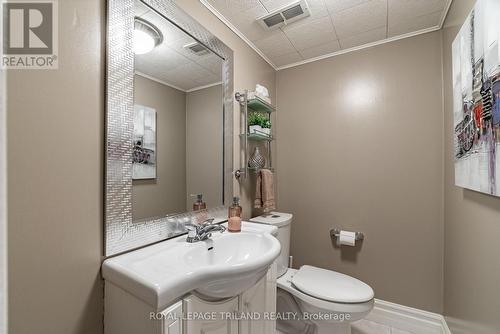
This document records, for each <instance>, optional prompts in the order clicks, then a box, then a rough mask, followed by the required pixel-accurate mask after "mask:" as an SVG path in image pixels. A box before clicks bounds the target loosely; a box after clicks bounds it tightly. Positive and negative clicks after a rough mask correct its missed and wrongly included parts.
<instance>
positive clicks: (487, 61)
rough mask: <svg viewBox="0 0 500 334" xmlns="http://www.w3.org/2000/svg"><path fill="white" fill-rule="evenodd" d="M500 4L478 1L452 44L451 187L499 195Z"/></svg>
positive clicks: (498, 2)
mask: <svg viewBox="0 0 500 334" xmlns="http://www.w3.org/2000/svg"><path fill="white" fill-rule="evenodd" d="M499 20H500V1H498V0H479V1H477V2H476V4H475V6H474V9H473V10H472V12H471V13H470V14H469V16H468V17H467V20H466V21H465V23H464V25H463V26H462V28H461V29H460V31H459V33H458V35H457V37H456V39H455V40H454V42H453V46H452V48H453V52H452V53H453V119H454V127H455V129H454V130H455V132H454V141H455V184H456V185H457V186H460V187H463V188H467V189H472V190H475V191H479V192H483V193H487V194H490V195H495V196H500V49H499V47H500V43H499V41H500V24H499V23H498V22H499Z"/></svg>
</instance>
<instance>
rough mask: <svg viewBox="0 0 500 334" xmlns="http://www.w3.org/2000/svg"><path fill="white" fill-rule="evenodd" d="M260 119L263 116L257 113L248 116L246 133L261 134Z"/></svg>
mask: <svg viewBox="0 0 500 334" xmlns="http://www.w3.org/2000/svg"><path fill="white" fill-rule="evenodd" d="M262 118H263V116H262V115H261V114H260V113H257V112H251V113H249V114H248V132H249V133H259V132H262Z"/></svg>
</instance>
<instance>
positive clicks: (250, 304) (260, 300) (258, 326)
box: [240, 276, 270, 334]
mask: <svg viewBox="0 0 500 334" xmlns="http://www.w3.org/2000/svg"><path fill="white" fill-rule="evenodd" d="M266 282H267V277H265V276H264V277H263V278H262V279H261V280H260V281H259V282H258V283H257V284H255V285H254V286H253V287H251V288H250V289H248V290H247V291H245V292H243V294H241V297H240V312H241V313H242V314H248V315H252V317H253V318H252V317H247V318H248V319H246V318H244V317H242V320H240V334H270V332H266V323H267V321H265V319H264V316H265V314H264V312H266V311H267V310H266ZM255 314H258V315H259V319H257V318H256V316H255Z"/></svg>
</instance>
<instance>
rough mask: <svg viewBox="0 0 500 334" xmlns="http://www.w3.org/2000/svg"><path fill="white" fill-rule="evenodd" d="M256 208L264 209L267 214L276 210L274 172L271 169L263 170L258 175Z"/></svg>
mask: <svg viewBox="0 0 500 334" xmlns="http://www.w3.org/2000/svg"><path fill="white" fill-rule="evenodd" d="M254 207H255V208H257V209H261V208H262V209H264V211H266V212H269V211H271V210H274V209H276V203H275V202H274V182H273V172H271V171H270V170H269V169H261V170H260V172H259V174H258V175H257V187H256V189H255V202H254Z"/></svg>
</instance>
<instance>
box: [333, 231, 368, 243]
mask: <svg viewBox="0 0 500 334" xmlns="http://www.w3.org/2000/svg"><path fill="white" fill-rule="evenodd" d="M339 237H340V229H339V228H331V229H330V238H332V239H333V238H335V239H338V238H339ZM364 238H365V235H364V234H363V233H362V232H356V237H355V240H356V241H359V240H363V239H364Z"/></svg>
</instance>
